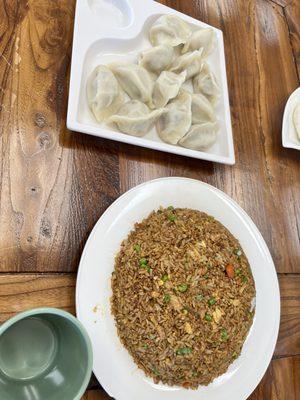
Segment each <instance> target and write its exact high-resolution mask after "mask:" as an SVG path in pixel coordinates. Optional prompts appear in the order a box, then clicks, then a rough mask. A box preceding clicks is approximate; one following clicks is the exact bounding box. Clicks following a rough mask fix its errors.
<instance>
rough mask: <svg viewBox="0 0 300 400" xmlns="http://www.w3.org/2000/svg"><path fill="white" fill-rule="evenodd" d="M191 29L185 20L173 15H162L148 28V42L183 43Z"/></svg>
mask: <svg viewBox="0 0 300 400" xmlns="http://www.w3.org/2000/svg"><path fill="white" fill-rule="evenodd" d="M191 33H192V32H191V29H190V27H189V26H188V24H187V23H186V22H184V21H183V20H182V19H181V18H178V17H176V16H175V15H162V16H161V17H159V18H158V20H157V21H156V22H155V23H154V24H153V25H152V27H151V29H150V35H149V36H150V37H149V38H150V42H151V43H152V45H153V46H157V45H159V44H169V45H170V46H178V45H179V44H182V43H185V42H186V41H187V40H188V38H189V37H190V35H191Z"/></svg>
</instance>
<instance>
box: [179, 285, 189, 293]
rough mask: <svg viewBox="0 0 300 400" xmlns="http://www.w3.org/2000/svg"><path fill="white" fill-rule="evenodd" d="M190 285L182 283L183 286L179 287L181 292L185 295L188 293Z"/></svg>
mask: <svg viewBox="0 0 300 400" xmlns="http://www.w3.org/2000/svg"><path fill="white" fill-rule="evenodd" d="M187 288H188V285H187V284H186V283H182V284H181V285H178V286H177V289H178V290H179V292H181V293H184V292H186V291H187Z"/></svg>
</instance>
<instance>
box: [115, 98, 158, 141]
mask: <svg viewBox="0 0 300 400" xmlns="http://www.w3.org/2000/svg"><path fill="white" fill-rule="evenodd" d="M164 111H165V110H164V109H163V108H160V109H157V110H153V111H151V112H150V110H149V108H148V107H147V106H146V104H144V103H141V102H140V101H138V100H131V101H128V102H127V103H125V104H124V105H123V106H122V107H121V108H120V109H119V111H118V112H117V114H115V115H112V116H111V117H110V118H109V120H108V121H109V122H114V123H115V124H116V125H117V126H118V128H119V129H120V131H121V132H124V133H127V134H128V135H133V136H139V137H141V136H144V135H145V134H146V133H147V132H149V130H150V129H151V128H152V127H153V126H154V124H155V122H156V121H157V119H158V118H159V117H160V116H161V115H162V114H163V112H164Z"/></svg>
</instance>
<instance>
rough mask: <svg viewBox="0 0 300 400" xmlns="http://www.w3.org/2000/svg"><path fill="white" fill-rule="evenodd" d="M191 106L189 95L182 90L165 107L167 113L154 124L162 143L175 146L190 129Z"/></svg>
mask: <svg viewBox="0 0 300 400" xmlns="http://www.w3.org/2000/svg"><path fill="white" fill-rule="evenodd" d="M191 105H192V96H191V94H190V93H189V92H186V91H183V90H182V91H180V92H179V95H178V96H177V97H176V98H175V99H174V100H172V101H171V102H170V103H169V104H168V105H167V106H166V109H167V112H164V113H163V114H162V115H161V117H160V118H159V120H158V121H157V124H156V127H157V132H158V134H159V136H160V138H161V139H162V140H163V141H164V142H166V143H170V144H177V143H178V141H179V140H180V139H181V138H182V137H183V136H184V135H185V134H186V133H187V131H188V130H189V129H190V126H191V123H192V111H191Z"/></svg>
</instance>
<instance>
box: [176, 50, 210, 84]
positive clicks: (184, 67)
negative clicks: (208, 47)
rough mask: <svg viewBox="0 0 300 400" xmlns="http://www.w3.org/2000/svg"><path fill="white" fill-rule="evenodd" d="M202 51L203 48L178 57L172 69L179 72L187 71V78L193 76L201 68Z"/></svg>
mask: <svg viewBox="0 0 300 400" xmlns="http://www.w3.org/2000/svg"><path fill="white" fill-rule="evenodd" d="M202 51H203V50H202V49H200V50H195V51H192V52H189V53H186V54H183V55H181V56H179V57H177V59H176V60H175V61H174V63H173V64H172V67H171V68H170V71H171V72H175V73H177V74H178V73H179V72H182V71H186V80H188V79H190V78H193V77H194V76H195V75H197V74H198V73H199V71H200V70H201V66H202Z"/></svg>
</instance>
